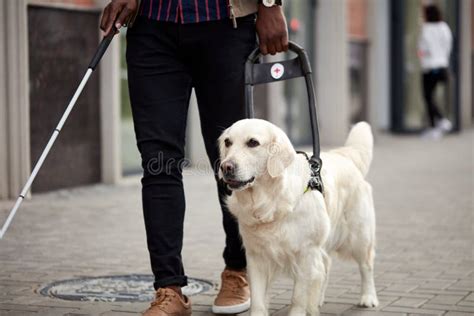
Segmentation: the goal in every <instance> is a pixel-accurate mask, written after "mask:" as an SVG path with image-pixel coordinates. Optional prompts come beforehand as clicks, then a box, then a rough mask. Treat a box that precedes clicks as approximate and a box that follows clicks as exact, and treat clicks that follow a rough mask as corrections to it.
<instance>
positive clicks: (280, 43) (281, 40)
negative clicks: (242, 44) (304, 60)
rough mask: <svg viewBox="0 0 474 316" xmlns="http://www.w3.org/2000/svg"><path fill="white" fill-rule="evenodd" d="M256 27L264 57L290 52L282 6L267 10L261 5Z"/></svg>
mask: <svg viewBox="0 0 474 316" xmlns="http://www.w3.org/2000/svg"><path fill="white" fill-rule="evenodd" d="M256 27H257V34H258V39H259V41H260V52H261V53H262V54H263V55H266V54H268V53H270V54H272V55H275V54H276V53H280V52H286V51H287V50H288V29H287V26H286V19H285V15H284V14H283V9H282V7H281V6H273V7H271V8H267V7H265V6H264V5H263V4H260V5H259V7H258V17H257V25H256Z"/></svg>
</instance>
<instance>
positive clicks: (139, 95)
mask: <svg viewBox="0 0 474 316" xmlns="http://www.w3.org/2000/svg"><path fill="white" fill-rule="evenodd" d="M177 41H178V25H175V24H171V23H163V22H156V21H151V20H146V19H141V18H139V19H137V21H136V22H135V25H134V26H133V28H130V29H129V30H128V32H127V64H128V81H129V91H130V99H131V104H132V111H133V119H134V124H135V133H136V138H137V145H138V149H139V151H140V153H141V157H142V167H143V170H144V172H143V178H142V186H143V188H142V198H143V214H144V219H145V227H146V234H147V243H148V250H149V252H150V260H151V266H152V270H153V274H154V275H155V284H154V286H155V288H160V287H165V286H170V285H175V286H184V285H186V283H187V279H186V276H185V274H184V269H183V265H182V262H181V249H182V243H183V221H184V211H185V200H184V191H183V183H182V175H181V166H180V163H182V162H183V159H184V141H185V129H186V116H187V111H188V104H189V96H190V92H191V84H192V82H191V76H190V74H189V73H188V71H187V69H186V67H185V66H184V64H183V63H182V62H181V60H182V59H181V56H180V54H179V50H178V43H177Z"/></svg>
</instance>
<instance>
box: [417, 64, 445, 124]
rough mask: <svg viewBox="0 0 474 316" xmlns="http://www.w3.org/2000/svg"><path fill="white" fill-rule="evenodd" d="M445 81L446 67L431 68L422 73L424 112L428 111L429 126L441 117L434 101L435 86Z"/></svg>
mask: <svg viewBox="0 0 474 316" xmlns="http://www.w3.org/2000/svg"><path fill="white" fill-rule="evenodd" d="M447 81H448V71H447V69H446V68H438V69H432V70H430V71H427V72H425V73H423V97H424V99H425V104H426V112H427V113H428V118H429V121H430V125H431V127H434V126H435V124H436V121H437V120H439V119H441V118H443V115H442V114H441V112H440V111H439V109H438V107H437V106H436V104H435V102H434V92H435V89H436V86H437V84H438V83H440V82H447Z"/></svg>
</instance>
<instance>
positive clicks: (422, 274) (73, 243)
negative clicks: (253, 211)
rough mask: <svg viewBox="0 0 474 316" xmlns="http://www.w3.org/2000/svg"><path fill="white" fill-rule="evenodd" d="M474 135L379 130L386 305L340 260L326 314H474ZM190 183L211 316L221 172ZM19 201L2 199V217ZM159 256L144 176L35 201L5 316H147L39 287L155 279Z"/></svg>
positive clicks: (190, 235) (197, 264) (196, 260)
mask: <svg viewBox="0 0 474 316" xmlns="http://www.w3.org/2000/svg"><path fill="white" fill-rule="evenodd" d="M473 136H474V131H473V130H469V131H467V132H464V133H462V134H461V135H454V136H450V137H447V138H445V139H443V140H441V141H439V142H429V141H424V140H421V139H419V138H417V137H414V136H410V137H394V136H389V135H383V134H382V135H377V137H376V148H375V160H374V163H373V167H372V169H371V171H370V174H369V180H370V181H371V183H372V185H373V187H374V198H375V205H376V213H377V239H378V242H377V258H376V267H375V269H376V270H375V276H376V277H375V281H376V287H377V290H378V293H379V300H380V306H378V307H377V308H370V309H363V308H359V307H357V305H356V304H357V302H358V299H359V291H360V284H359V282H360V281H359V273H358V269H357V266H356V265H355V264H353V263H351V262H343V261H340V260H335V261H334V265H333V266H334V268H333V270H332V271H331V274H330V281H329V288H328V291H327V297H326V304H325V305H324V306H323V308H322V310H321V312H322V313H321V315H352V316H375V315H380V316H398V315H406V316H409V315H410V316H414V315H444V316H458V315H471V314H474V293H473V291H474V258H473V244H474V243H473V239H474V237H473V205H474V204H473V192H474V190H473V189H474V186H473V178H474V177H473V170H474V166H473V161H474V160H473ZM184 178H185V189H186V194H187V195H186V199H187V206H188V209H187V213H186V220H185V240H184V249H183V258H184V265H185V267H186V271H187V274H188V275H189V276H192V277H194V278H199V279H205V280H209V281H211V282H212V283H213V284H214V288H212V289H211V290H210V291H208V292H206V293H203V294H200V295H197V296H193V297H192V300H193V302H194V304H193V315H197V316H208V315H211V313H210V305H211V304H212V301H213V299H214V295H215V294H216V292H217V288H218V284H219V278H220V272H221V270H222V269H223V262H222V259H221V253H222V248H223V245H224V234H223V230H222V227H221V215H220V211H219V207H218V202H217V198H216V188H215V184H214V182H213V181H214V180H213V177H212V176H211V175H209V174H203V173H202V172H199V171H197V170H195V169H188V170H185V177H184ZM12 205H13V201H0V220H2V221H3V220H4V219H5V218H6V215H7V211H8V210H9V208H10V207H11V206H12ZM148 260H149V259H148V253H147V250H146V242H145V232H144V227H143V219H142V214H141V201H140V187H139V178H138V177H128V178H126V179H124V180H123V181H122V183H121V184H120V185H117V186H106V185H96V186H89V187H83V188H76V189H72V190H62V191H57V192H54V193H47V194H37V195H34V198H33V199H31V200H27V201H25V202H24V204H23V206H22V208H21V209H20V211H19V212H18V215H17V217H16V218H15V221H14V222H13V225H12V227H11V228H10V230H9V232H8V233H7V235H6V236H5V238H4V239H3V240H1V241H0V315H2V316H3V315H8V316H13V315H27V316H28V315H47V316H49V315H52V316H55V315H61V316H62V315H68V316H79V315H81V316H85V315H102V316H109V315H119V316H129V315H140V312H141V311H143V310H144V309H146V307H147V305H148V303H125V302H110V303H106V302H79V301H64V300H60V299H55V298H51V297H44V296H41V295H40V294H39V293H38V290H39V289H40V288H41V287H42V286H43V285H45V284H47V283H50V282H53V281H58V280H66V279H72V278H78V277H84V276H104V275H121V274H149V273H150V269H149V261H148ZM291 288H292V285H291V281H290V280H288V279H279V280H277V282H276V284H275V285H274V286H273V288H272V289H271V297H272V298H271V304H270V310H271V312H272V313H273V314H274V315H286V314H287V311H288V305H289V303H290V300H291ZM242 315H243V316H247V315H248V312H247V313H243V314H242Z"/></svg>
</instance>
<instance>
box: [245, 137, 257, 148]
mask: <svg viewBox="0 0 474 316" xmlns="http://www.w3.org/2000/svg"><path fill="white" fill-rule="evenodd" d="M258 145H260V143H259V142H258V140H256V139H255V138H250V139H249V141H248V142H247V146H248V147H250V148H253V147H257V146H258Z"/></svg>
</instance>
